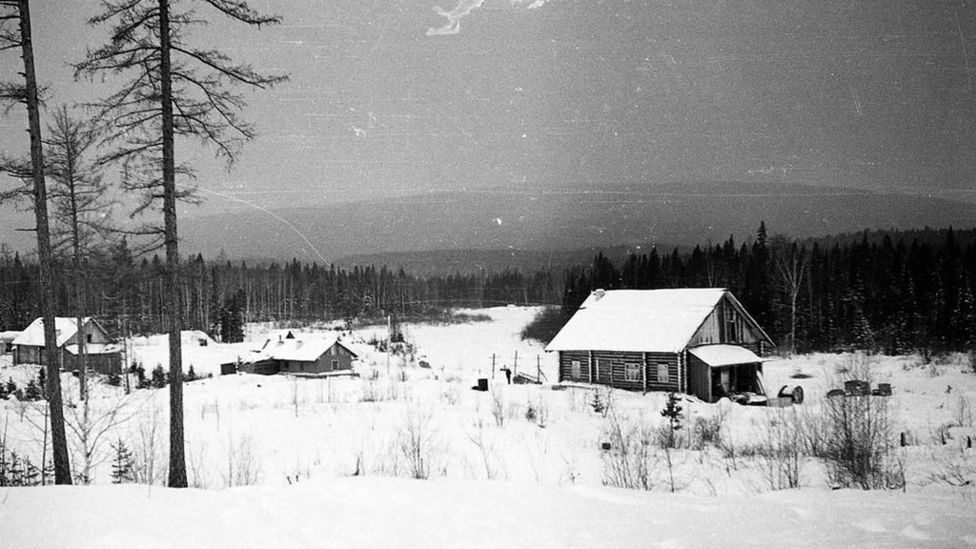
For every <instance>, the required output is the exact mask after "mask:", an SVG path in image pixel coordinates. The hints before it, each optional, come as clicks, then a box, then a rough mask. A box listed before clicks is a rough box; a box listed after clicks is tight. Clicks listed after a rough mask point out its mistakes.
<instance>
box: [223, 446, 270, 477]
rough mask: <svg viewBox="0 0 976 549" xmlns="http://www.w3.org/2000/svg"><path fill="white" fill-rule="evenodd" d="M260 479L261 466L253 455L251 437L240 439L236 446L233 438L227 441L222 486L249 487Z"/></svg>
mask: <svg viewBox="0 0 976 549" xmlns="http://www.w3.org/2000/svg"><path fill="white" fill-rule="evenodd" d="M260 477H261V464H260V463H259V461H258V457H257V455H255V453H254V444H253V442H252V440H251V437H249V436H244V437H241V439H240V440H239V441H237V444H235V443H234V438H233V436H230V437H229V438H228V441H227V470H226V471H225V472H224V475H223V480H224V486H226V487H227V488H231V487H234V486H250V485H252V484H255V483H257V482H258V480H259V479H260Z"/></svg>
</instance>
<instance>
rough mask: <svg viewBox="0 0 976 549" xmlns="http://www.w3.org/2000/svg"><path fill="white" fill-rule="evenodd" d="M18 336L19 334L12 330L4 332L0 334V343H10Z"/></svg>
mask: <svg viewBox="0 0 976 549" xmlns="http://www.w3.org/2000/svg"><path fill="white" fill-rule="evenodd" d="M19 335H20V332H15V331H13V330H8V331H6V332H0V341H10V342H13V340H15V339H17V336H19Z"/></svg>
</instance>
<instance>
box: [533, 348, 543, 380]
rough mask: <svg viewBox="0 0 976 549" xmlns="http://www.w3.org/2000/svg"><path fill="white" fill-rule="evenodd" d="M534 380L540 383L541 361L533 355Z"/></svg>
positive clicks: (537, 356)
mask: <svg viewBox="0 0 976 549" xmlns="http://www.w3.org/2000/svg"><path fill="white" fill-rule="evenodd" d="M535 380H536V381H538V382H539V383H542V359H541V358H539V355H535Z"/></svg>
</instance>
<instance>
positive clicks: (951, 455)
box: [928, 448, 976, 495]
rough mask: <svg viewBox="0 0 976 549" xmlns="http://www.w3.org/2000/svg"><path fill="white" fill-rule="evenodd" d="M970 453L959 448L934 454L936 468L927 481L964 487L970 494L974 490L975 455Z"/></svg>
mask: <svg viewBox="0 0 976 549" xmlns="http://www.w3.org/2000/svg"><path fill="white" fill-rule="evenodd" d="M972 454H973V453H972V452H971V451H967V450H966V449H964V448H959V449H953V450H951V451H949V452H941V453H940V454H939V455H937V456H934V459H933V461H934V462H935V464H936V467H938V469H936V470H935V471H933V472H932V473H930V474H929V477H928V480H929V482H932V483H936V484H945V485H948V486H952V487H954V488H959V489H964V490H966V491H967V494H968V495H972V494H973V493H974V491H976V457H974V456H973V455H972Z"/></svg>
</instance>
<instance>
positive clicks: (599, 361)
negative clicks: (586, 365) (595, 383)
mask: <svg viewBox="0 0 976 549" xmlns="http://www.w3.org/2000/svg"><path fill="white" fill-rule="evenodd" d="M603 362H604V361H603V359H600V358H598V359H596V377H597V379H600V370H603Z"/></svg>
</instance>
